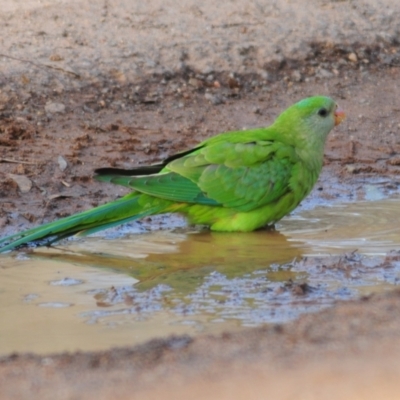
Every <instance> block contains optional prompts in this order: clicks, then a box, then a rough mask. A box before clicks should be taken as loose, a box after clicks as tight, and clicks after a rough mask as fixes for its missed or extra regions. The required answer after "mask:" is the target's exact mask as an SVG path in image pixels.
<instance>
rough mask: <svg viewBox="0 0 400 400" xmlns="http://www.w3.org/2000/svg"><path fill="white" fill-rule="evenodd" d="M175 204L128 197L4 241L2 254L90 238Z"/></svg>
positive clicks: (0, 241) (0, 242) (1, 241)
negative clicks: (72, 238) (33, 244)
mask: <svg viewBox="0 0 400 400" xmlns="http://www.w3.org/2000/svg"><path fill="white" fill-rule="evenodd" d="M169 205H171V202H170V201H168V200H163V199H157V198H154V197H151V196H148V195H145V194H139V193H135V192H134V193H130V194H128V195H126V196H125V197H123V198H121V199H119V200H116V201H113V202H111V203H107V204H104V205H102V206H99V207H96V208H93V209H91V210H88V211H84V212H82V213H79V214H75V215H72V216H70V217H66V218H63V219H60V220H58V221H54V222H50V223H48V224H44V225H41V226H38V227H37V228H32V229H29V230H26V231H24V232H20V233H17V234H14V235H10V236H7V237H5V238H2V239H0V253H2V252H5V251H7V250H12V249H14V248H15V247H18V246H21V245H25V244H28V243H30V242H34V241H38V240H46V243H41V244H47V245H49V244H51V243H54V242H57V241H58V240H61V239H64V238H66V237H69V236H72V235H76V234H79V235H83V236H85V235H90V234H92V233H95V232H98V231H101V230H103V229H107V228H111V227H113V226H116V225H120V224H123V223H125V222H128V221H133V220H135V219H139V218H143V217H146V216H148V215H153V214H161V213H163V212H167V209H168V206H169Z"/></svg>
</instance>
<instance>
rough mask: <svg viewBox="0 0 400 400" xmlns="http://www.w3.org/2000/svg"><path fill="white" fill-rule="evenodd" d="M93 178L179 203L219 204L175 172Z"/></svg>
mask: <svg viewBox="0 0 400 400" xmlns="http://www.w3.org/2000/svg"><path fill="white" fill-rule="evenodd" d="M95 178H96V179H97V180H99V181H102V182H111V183H115V184H117V185H122V186H127V187H129V188H131V189H135V190H137V191H138V192H141V193H145V194H149V195H151V196H155V197H159V198H161V199H166V200H171V201H176V202H180V203H182V202H183V203H195V204H204V205H210V206H217V205H221V204H220V203H219V202H218V201H215V200H213V199H212V198H210V197H207V196H206V195H205V194H204V193H203V192H202V190H201V189H200V188H199V186H198V185H197V184H196V183H194V182H193V181H191V180H190V179H188V178H185V177H184V176H182V175H179V174H177V173H175V172H165V173H160V174H156V175H148V176H142V177H137V176H131V177H128V176H123V175H105V176H96V177H95Z"/></svg>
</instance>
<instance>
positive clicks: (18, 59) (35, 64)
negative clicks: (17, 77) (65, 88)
mask: <svg viewBox="0 0 400 400" xmlns="http://www.w3.org/2000/svg"><path fill="white" fill-rule="evenodd" d="M0 57H5V58H10V59H11V60H15V61H21V62H25V63H28V64H32V65H34V66H35V67H38V68H43V67H46V68H51V69H55V70H57V71H61V72H65V73H66V74H70V75H73V76H74V77H75V78H77V79H80V78H81V76H80V75H79V74H77V73H76V72H73V71H67V70H66V69H63V68H60V67H54V66H53V65H47V64H38V63H35V62H33V61H31V60H24V59H22V58H18V57H13V56H9V55H7V54H2V53H0Z"/></svg>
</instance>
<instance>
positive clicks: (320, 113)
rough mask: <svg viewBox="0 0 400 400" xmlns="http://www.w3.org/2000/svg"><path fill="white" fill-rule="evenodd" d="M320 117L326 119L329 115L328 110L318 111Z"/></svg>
mask: <svg viewBox="0 0 400 400" xmlns="http://www.w3.org/2000/svg"><path fill="white" fill-rule="evenodd" d="M318 115H319V116H320V117H326V116H327V115H328V110H327V109H326V108H321V109H319V110H318Z"/></svg>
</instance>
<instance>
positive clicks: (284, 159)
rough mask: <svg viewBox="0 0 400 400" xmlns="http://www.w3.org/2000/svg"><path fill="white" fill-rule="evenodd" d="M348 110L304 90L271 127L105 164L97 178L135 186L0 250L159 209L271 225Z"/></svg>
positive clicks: (242, 224) (299, 193)
mask: <svg viewBox="0 0 400 400" xmlns="http://www.w3.org/2000/svg"><path fill="white" fill-rule="evenodd" d="M344 118H345V114H344V112H343V111H342V110H341V109H339V108H338V106H337V105H336V103H335V102H334V101H333V100H332V99H331V98H329V97H324V96H315V97H309V98H305V99H303V100H301V101H299V102H298V103H296V104H294V105H292V106H291V107H289V108H288V109H287V110H285V111H284V112H283V113H282V114H280V115H279V117H278V118H277V119H276V120H275V122H274V123H273V124H272V125H271V126H269V127H267V128H256V129H249V130H246V131H237V132H227V133H222V134H219V135H217V136H214V137H211V138H210V139H207V140H205V141H204V142H202V143H200V144H199V145H198V146H196V147H195V148H193V149H191V150H188V151H184V152H182V153H179V154H176V155H173V156H171V157H169V158H167V159H166V160H165V161H164V162H162V163H160V164H155V165H150V166H139V167H137V168H134V169H131V170H122V169H113V168H101V169H98V170H96V171H95V172H96V173H97V175H96V176H95V179H97V180H99V181H103V182H111V183H115V184H119V185H123V186H127V187H129V188H131V189H133V191H132V192H131V193H129V194H127V195H126V196H124V197H122V198H121V199H118V200H116V201H113V202H110V203H107V204H104V205H102V206H99V207H96V208H93V209H91V210H88V211H84V212H82V213H79V214H75V215H72V216H70V217H66V218H63V219H61V220H58V221H55V222H51V223H48V224H44V225H42V226H39V227H37V228H32V229H29V230H26V231H24V232H21V233H17V234H14V235H11V236H7V237H4V238H2V239H0V246H2V247H0V252H4V251H7V250H11V249H13V248H15V247H17V246H20V245H24V244H27V243H29V242H32V241H37V240H42V239H47V240H46V241H45V242H44V243H43V242H42V243H41V244H47V245H49V244H51V243H54V242H56V241H58V240H60V239H63V238H66V237H68V236H72V235H75V234H79V235H89V234H92V233H94V232H97V231H100V230H102V229H106V228H110V227H112V226H116V225H119V224H123V223H125V222H128V221H132V220H136V219H139V218H143V217H146V216H149V215H154V214H163V213H171V212H176V213H180V214H183V215H185V216H186V217H187V219H188V220H189V222H190V223H191V224H200V225H207V226H209V227H210V229H211V230H214V231H228V232H234V231H237V232H249V231H253V230H256V229H259V228H262V227H265V226H268V225H273V224H275V223H276V222H277V221H279V220H280V219H281V218H282V217H284V216H285V215H286V214H288V213H289V212H291V211H292V210H293V209H294V208H296V207H297V206H298V204H299V203H300V201H301V200H303V199H304V198H305V197H306V196H307V195H308V194H309V193H310V191H311V189H312V187H313V186H314V184H315V182H316V181H317V179H318V176H319V174H320V171H321V168H322V164H323V155H324V145H325V141H326V137H327V135H328V133H329V132H330V131H331V130H332V128H333V127H334V126H335V125H338V124H339V123H340V122H341V121H342V120H343V119H344Z"/></svg>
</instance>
